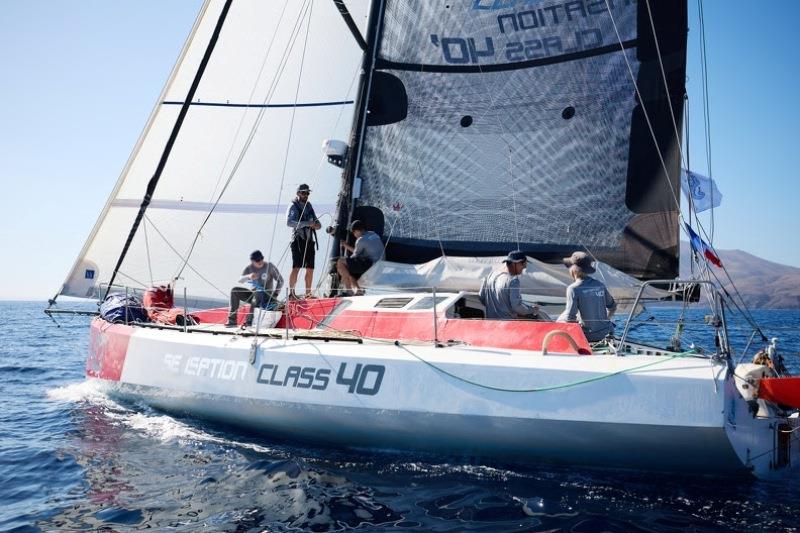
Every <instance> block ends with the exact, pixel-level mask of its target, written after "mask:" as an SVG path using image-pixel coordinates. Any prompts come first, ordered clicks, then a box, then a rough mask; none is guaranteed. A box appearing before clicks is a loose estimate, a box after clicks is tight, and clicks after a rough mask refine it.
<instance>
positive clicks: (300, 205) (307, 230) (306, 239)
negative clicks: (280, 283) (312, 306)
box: [286, 183, 322, 298]
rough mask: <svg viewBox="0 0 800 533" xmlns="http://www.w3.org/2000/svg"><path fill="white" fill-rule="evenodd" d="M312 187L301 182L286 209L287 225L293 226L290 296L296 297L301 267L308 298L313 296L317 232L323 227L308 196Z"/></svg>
mask: <svg viewBox="0 0 800 533" xmlns="http://www.w3.org/2000/svg"><path fill="white" fill-rule="evenodd" d="M310 194H311V188H309V186H308V185H306V184H305V183H301V184H300V186H299V187H298V188H297V197H296V198H295V199H294V200H292V203H291V204H289V209H287V210H286V225H287V226H289V227H290V228H292V244H291V249H292V272H291V274H289V297H290V298H296V297H297V296H296V295H295V292H294V287H295V285H297V276H298V274H299V273H300V269H301V268H305V269H306V275H305V281H306V298H309V297H311V296H312V292H311V287H312V285H311V284H312V283H313V280H314V253H315V252H316V244H317V232H316V230H318V229H319V228H321V227H322V225H321V224H320V222H319V220H317V215H316V213H314V208H313V207H312V206H311V202H309V201H308V196H309V195H310Z"/></svg>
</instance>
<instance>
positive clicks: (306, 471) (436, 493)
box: [0, 302, 800, 532]
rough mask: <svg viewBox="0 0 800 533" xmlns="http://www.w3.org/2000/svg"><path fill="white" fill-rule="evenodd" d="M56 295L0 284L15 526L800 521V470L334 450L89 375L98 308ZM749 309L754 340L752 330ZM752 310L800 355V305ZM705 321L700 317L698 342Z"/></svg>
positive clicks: (0, 442) (741, 334) (581, 525)
mask: <svg viewBox="0 0 800 533" xmlns="http://www.w3.org/2000/svg"><path fill="white" fill-rule="evenodd" d="M83 305H84V307H85V306H86V305H87V304H83ZM89 305H91V304H89ZM45 306H46V304H45V303H42V302H0V531H19V532H22V531H134V530H140V529H150V530H156V531H237V532H249V531H278V532H282V531H347V530H355V531H393V530H414V531H454V532H455V531H484V532H498V531H571V532H596V531H755V530H763V531H797V530H798V529H800V475H798V472H800V470H795V471H794V472H793V473H788V474H786V475H784V476H782V477H781V478H779V479H774V480H754V479H719V478H711V477H700V476H685V475H684V476H679V475H675V474H660V473H659V474H654V473H638V472H626V471H615V470H592V469H587V468H582V467H564V466H552V465H525V466H520V465H502V464H492V463H491V462H486V461H481V460H466V459H463V458H457V457H440V456H431V455H420V454H415V453H399V452H377V451H375V452H365V451H356V450H345V449H336V450H332V449H330V448H323V447H319V448H317V447H314V446H310V445H307V444H306V445H298V444H297V443H292V442H285V441H277V440H273V439H270V438H269V437H265V436H256V435H251V434H247V433H242V432H241V431H239V430H235V429H232V428H230V427H226V426H220V425H215V424H210V423H208V422H205V421H202V420H197V419H193V418H188V417H176V416H171V415H169V414H166V413H163V412H159V411H156V410H153V409H151V408H149V407H147V406H145V405H136V404H125V403H119V402H117V401H114V400H112V399H111V398H109V397H107V396H105V395H104V394H103V393H102V392H101V390H100V389H99V388H97V387H96V386H95V385H94V384H93V383H90V382H87V381H85V380H84V361H85V357H86V353H87V339H88V324H89V318H87V317H80V316H77V317H66V316H61V317H58V318H57V320H58V324H56V323H55V322H54V321H52V320H51V319H50V318H48V317H47V316H46V315H45V314H44V313H43V312H42V310H43V309H44V308H45ZM60 306H61V307H65V305H64V304H60ZM76 306H79V304H75V305H72V306H70V305H69V304H67V305H66V307H76ZM734 311H735V310H734ZM734 311H731V312H730V313H729V315H730V317H729V318H730V322H731V332H732V339H733V342H734V345H735V347H736V354H737V357H741V356H742V353H743V352H744V349H745V347H746V346H747V343H748V339H749V338H750V330H749V329H748V324H747V322H746V321H745V320H744V319H743V318H742V317H741V316H736V317H734V315H737V313H735V312H734ZM682 314H684V313H683V312H682V311H681V310H680V309H655V310H650V311H645V313H643V314H641V315H640V316H639V317H638V318H637V323H636V325H635V326H634V328H633V331H632V334H634V335H637V336H638V337H637V338H642V337H645V338H646V337H647V336H648V335H650V336H651V337H652V338H660V339H664V338H668V337H669V336H670V335H671V334H672V333H674V331H675V326H674V321H675V319H676V318H678V317H679V316H681V315H682ZM684 317H685V319H686V323H687V324H689V323H690V320H689V319H693V320H695V321H697V322H699V323H700V324H702V321H703V318H704V312H703V311H702V310H697V309H689V310H688V311H686V313H685V314H684ZM750 318H751V319H752V320H754V321H755V322H756V323H758V324H759V325H760V327H761V328H762V329H763V331H764V333H765V334H766V335H767V336H768V337H773V336H774V337H778V338H779V339H780V340H779V341H778V342H779V344H778V346H779V347H780V348H781V349H782V351H783V353H784V354H785V357H786V362H787V365H788V366H789V367H790V369H792V370H793V371H794V372H798V371H800V355H798V351H800V311H798V310H786V311H781V310H756V311H753V312H752V317H750ZM648 330H652V331H651V332H650V333H648V332H647V331H648ZM701 333H703V334H705V337H708V335H707V334H708V327H707V326H702V325H698V326H697V329H693V328H692V327H690V326H688V325H687V326H686V328H685V331H684V332H683V336H682V337H683V339H684V347H688V346H689V343H690V342H691V343H694V344H695V347H702V346H703V345H702V343H700V334H701ZM695 337H696V338H695ZM757 347H760V345H759V343H758V342H756V341H754V342H753V343H751V344H750V346H747V348H748V351H747V352H746V355H745V356H746V357H748V356H749V357H751V356H752V353H753V351H754V349H755V348H757Z"/></svg>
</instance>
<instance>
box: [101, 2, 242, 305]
mask: <svg viewBox="0 0 800 533" xmlns="http://www.w3.org/2000/svg"><path fill="white" fill-rule="evenodd" d="M232 2H233V0H226V2H225V5H224V6H223V7H222V11H221V13H220V15H219V18H218V19H217V24H216V26H215V27H214V33H212V35H211V39H210V40H209V42H208V46H206V51H205V54H203V59H202V60H201V61H200V66H199V67H198V68H197V73H196V74H195V76H194V80H193V81H192V85H191V87H190V88H189V92H188V93H187V94H186V99H185V100H184V102H183V105H182V106H181V111H180V113H179V114H178V118H177V120H176V121H175V125H174V126H173V128H172V133H170V136H169V139H168V140H167V144H166V145H165V146H164V151H163V153H162V154H161V159H160V160H159V162H158V166H157V167H156V171H155V173H154V174H153V177H152V178H150V181H149V182H148V184H147V190H146V191H145V195H144V198H143V199H142V204H141V206H140V207H139V212H138V213H137V214H136V219H135V220H134V221H133V226H132V227H131V230H130V232H129V233H128V238H127V239H126V241H125V246H124V247H123V248H122V252H121V253H120V256H119V259H118V260H117V264H116V266H115V267H114V272H113V273H112V274H111V279H110V280H109V282H108V287H107V288H106V292H105V294H104V295H103V298H104V299H105V298H106V297H107V296H108V293H109V292H111V287H112V286H113V285H114V279H115V278H116V277H117V272H119V269H120V267H121V266H122V262H123V261H124V260H125V255H126V254H127V253H128V249H129V248H130V246H131V243H132V242H133V238H134V237H135V236H136V231H137V230H138V229H139V224H141V222H142V218H144V213H145V211H147V207H148V206H149V205H150V200H151V199H152V198H153V194H154V193H155V190H156V186H157V185H158V181H159V179H161V174H162V173H163V171H164V167H165V166H166V165H167V160H168V159H169V155H170V153H171V152H172V147H173V146H174V145H175V140H176V139H177V138H178V133H179V132H180V131H181V126H183V121H184V119H185V118H186V114H187V113H188V112H189V107H190V106H191V103H192V100H194V95H195V93H196V92H197V88H198V87H199V85H200V80H201V79H202V78H203V73H204V72H205V70H206V66H207V65H208V62H209V60H210V59H211V53H212V52H213V51H214V47H215V46H216V44H217V40H218V39H219V35H220V33H221V32H222V26H223V24H224V23H225V18H226V17H227V16H228V11H229V10H230V7H231V3H232Z"/></svg>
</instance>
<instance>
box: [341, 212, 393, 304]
mask: <svg viewBox="0 0 800 533" xmlns="http://www.w3.org/2000/svg"><path fill="white" fill-rule="evenodd" d="M350 231H351V232H352V233H353V236H354V237H355V238H356V244H355V246H350V245H349V244H347V243H342V247H343V248H344V249H346V250H347V251H349V252H353V254H352V255H351V256H350V257H348V258H344V257H340V258H339V260H338V261H337V262H336V271H337V272H339V276H340V277H341V279H342V283H344V286H345V287H347V288H348V289H350V290H351V291H352V292H353V294H361V293H362V292H361V288H360V287H359V286H358V278H360V277H361V275H362V274H363V273H364V272H366V271H367V270H369V267H371V266H372V265H374V264H375V263H377V262H378V261H380V260H381V259H383V241H381V238H380V236H379V235H378V234H377V233H375V232H374V231H367V227H366V226H365V225H364V223H363V222H361V221H360V220H354V221H353V222H351V223H350Z"/></svg>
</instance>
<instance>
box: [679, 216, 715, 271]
mask: <svg viewBox="0 0 800 533" xmlns="http://www.w3.org/2000/svg"><path fill="white" fill-rule="evenodd" d="M684 225H685V226H686V231H688V232H689V244H691V245H692V249H693V250H694V251H695V252H697V253H698V254H703V256H704V257H705V258H706V259H708V260H709V261H710V262H711V263H712V264H714V265H716V266H718V267H720V268H722V261H720V259H719V257H718V256H717V254H715V253H714V252H713V251H712V250H711V247H710V246H709V245H707V244H706V243H705V242H704V241H703V239H701V238H700V235H698V234H697V233H695V232H694V230H693V229H692V227H691V226H690V225H689V224H687V223H684Z"/></svg>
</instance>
